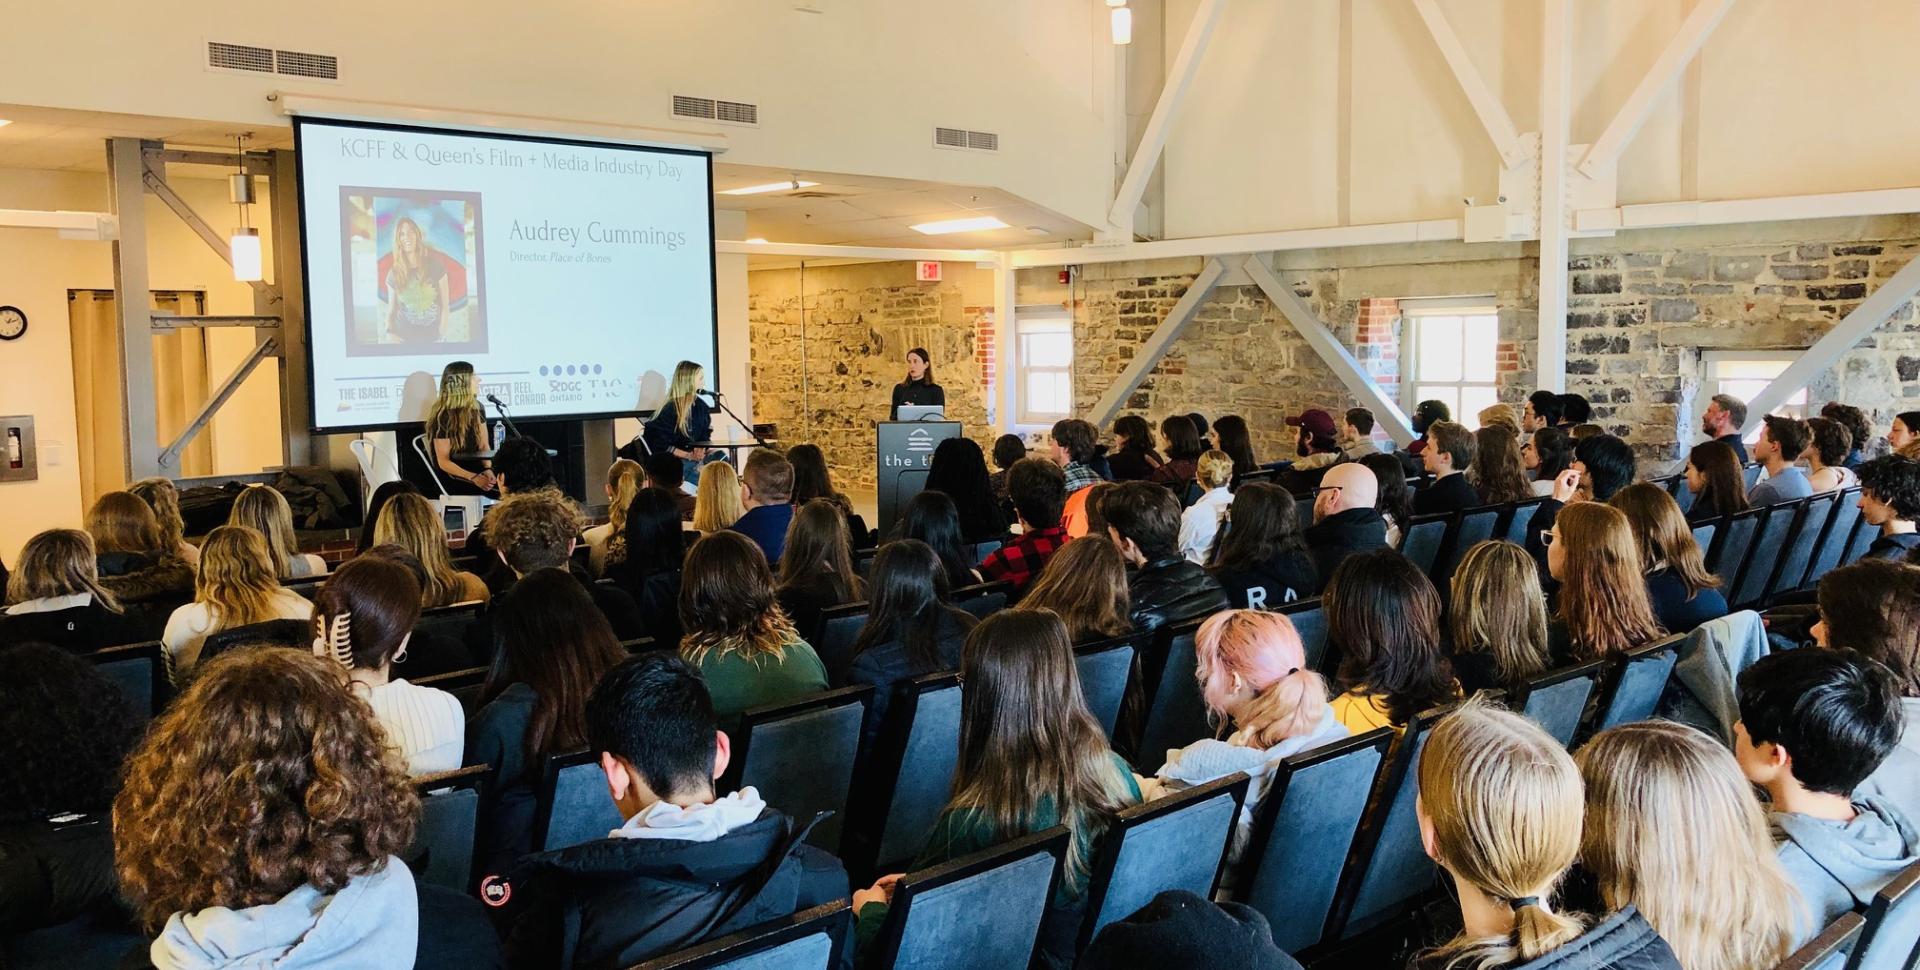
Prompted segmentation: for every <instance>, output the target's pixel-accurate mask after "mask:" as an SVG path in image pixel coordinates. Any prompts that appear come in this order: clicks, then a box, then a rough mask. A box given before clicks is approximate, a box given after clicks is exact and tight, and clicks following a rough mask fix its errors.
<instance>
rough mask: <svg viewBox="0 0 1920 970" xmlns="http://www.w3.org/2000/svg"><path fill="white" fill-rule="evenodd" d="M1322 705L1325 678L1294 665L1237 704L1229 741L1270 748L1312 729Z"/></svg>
mask: <svg viewBox="0 0 1920 970" xmlns="http://www.w3.org/2000/svg"><path fill="white" fill-rule="evenodd" d="M1326 709H1327V682H1326V680H1325V679H1324V678H1322V677H1321V676H1320V675H1319V674H1316V673H1314V672H1313V671H1311V670H1301V669H1298V668H1295V669H1293V670H1291V671H1289V672H1288V673H1287V675H1286V676H1285V677H1282V678H1280V679H1279V680H1276V681H1274V682H1273V683H1272V684H1270V685H1268V686H1267V688H1266V689H1265V690H1262V691H1261V692H1259V693H1258V694H1255V695H1254V697H1253V699H1252V700H1250V701H1248V702H1247V703H1246V705H1245V706H1244V707H1242V708H1241V710H1240V716H1239V718H1238V726H1239V730H1237V731H1235V732H1234V733H1233V737H1232V738H1231V739H1230V741H1231V743H1233V744H1239V745H1245V746H1246V747H1249V748H1271V747H1273V746H1274V745H1276V744H1279V743H1280V742H1282V741H1285V740H1286V739H1288V738H1292V737H1298V736H1300V735H1302V734H1306V733H1307V732H1309V731H1312V730H1313V729H1314V726H1315V725H1318V724H1319V723H1320V719H1321V718H1322V717H1324V716H1325V712H1326Z"/></svg>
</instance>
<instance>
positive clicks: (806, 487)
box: [787, 439, 954, 523]
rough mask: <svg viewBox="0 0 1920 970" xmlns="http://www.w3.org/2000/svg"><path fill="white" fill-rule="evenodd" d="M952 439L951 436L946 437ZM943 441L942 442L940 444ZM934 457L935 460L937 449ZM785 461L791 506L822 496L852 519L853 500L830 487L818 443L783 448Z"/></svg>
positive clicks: (828, 473) (823, 458)
mask: <svg viewBox="0 0 1920 970" xmlns="http://www.w3.org/2000/svg"><path fill="white" fill-rule="evenodd" d="M949 440H954V439H949ZM944 443H945V442H942V444H944ZM935 460H936V461H938V460H939V454H938V452H936V453H935ZM787 462H788V463H789V464H791V465H792V466H793V506H794V507H795V508H799V507H800V506H802V505H805V504H807V503H808V502H811V501H813V500H814V499H817V498H823V499H826V500H827V501H829V502H831V503H833V504H834V505H835V506H836V507H838V508H839V509H840V514H841V515H843V516H846V517H847V520H848V521H849V523H851V521H852V519H853V500H852V499H850V498H847V496H846V494H845V493H842V492H838V491H835V490H834V487H833V472H832V471H830V470H829V469H828V468H827V456H826V454H825V453H823V452H822V451H821V450H820V446H819V445H813V444H802V445H794V446H793V447H791V448H788V449H787Z"/></svg>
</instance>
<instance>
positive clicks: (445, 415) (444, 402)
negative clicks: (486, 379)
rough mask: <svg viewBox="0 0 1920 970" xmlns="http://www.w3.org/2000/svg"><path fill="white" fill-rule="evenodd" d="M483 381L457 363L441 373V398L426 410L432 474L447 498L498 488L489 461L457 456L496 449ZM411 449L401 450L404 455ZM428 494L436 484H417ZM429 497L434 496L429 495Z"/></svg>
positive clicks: (428, 455) (428, 458) (467, 368)
mask: <svg viewBox="0 0 1920 970" xmlns="http://www.w3.org/2000/svg"><path fill="white" fill-rule="evenodd" d="M479 389H480V382H479V381H477V380H475V379H474V375H473V365H472V364H469V363H467V362H466V361H464V360H456V361H454V362H453V363H450V364H448V365H447V367H446V370H443V371H441V372H440V396H439V397H436V398H434V401H433V406H432V407H429V408H428V409H427V420H426V428H425V434H426V446H427V447H426V451H427V455H426V458H427V460H428V461H429V462H432V463H433V469H432V470H433V472H434V473H435V474H437V475H438V477H439V479H440V481H441V482H442V483H443V484H444V485H445V486H446V493H447V494H448V495H483V494H486V493H489V492H492V491H493V490H494V488H495V487H496V483H495V482H494V479H493V472H492V470H490V469H489V468H488V462H489V459H485V458H477V457H466V458H455V457H454V456H455V455H476V454H478V453H480V452H490V451H492V450H493V436H492V435H491V434H490V433H488V431H487V420H486V416H485V415H484V414H483V413H482V412H481V410H480V399H479V397H478V396H477V395H478V393H479ZM410 450H411V449H409V448H404V447H403V448H402V449H401V451H402V453H405V452H408V451H410ZM414 484H415V485H420V486H421V487H422V490H423V491H425V490H426V489H428V488H431V487H432V485H433V482H432V480H431V479H429V480H428V481H427V482H425V483H422V482H418V481H416V482H414ZM428 494H432V493H431V492H429V493H428Z"/></svg>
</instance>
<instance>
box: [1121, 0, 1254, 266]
mask: <svg viewBox="0 0 1920 970" xmlns="http://www.w3.org/2000/svg"><path fill="white" fill-rule="evenodd" d="M1226 5H1227V0H1200V7H1199V9H1197V10H1195V11H1194V12H1193V22H1192V23H1190V24H1188V25H1187V36H1186V39H1184V40H1182V41H1181V42H1180V53H1179V54H1178V55H1176V56H1175V57H1174V59H1173V66H1172V67H1171V68H1169V69H1168V71H1167V79H1166V81H1165V83H1163V84H1161V86H1160V100H1159V101H1157V102H1155V103H1154V106H1153V114H1152V115H1151V116H1149V117H1148V118H1147V128H1146V131H1144V132H1142V133H1141V135H1140V144H1139V146H1138V147H1136V148H1135V149H1134V150H1133V161H1131V162H1129V163H1128V164H1127V176H1126V178H1124V179H1121V180H1120V189H1119V191H1117V192H1115V193H1114V199H1113V207H1112V208H1111V209H1109V210H1108V211H1107V222H1108V224H1109V225H1111V226H1112V227H1113V228H1114V230H1115V232H1114V235H1115V236H1116V237H1118V238H1121V239H1132V238H1133V212H1134V210H1135V209H1137V208H1139V206H1140V198H1141V196H1143V195H1145V194H1146V191H1147V180H1148V179H1149V178H1152V177H1153V169H1154V167H1155V166H1156V165H1158V164H1159V163H1160V153H1161V151H1162V150H1163V149H1165V148H1166V147H1167V135H1168V134H1169V133H1170V131H1171V129H1172V128H1173V121H1174V118H1175V117H1176V116H1178V115H1179V113H1180V103H1181V102H1182V101H1184V100H1186V97H1187V89H1188V88H1189V87H1192V86H1193V75H1194V73H1195V72H1196V71H1197V70H1198V69H1199V67H1200V58H1201V57H1202V56H1203V55H1205V54H1206V52H1207V42H1208V40H1210V39H1211V38H1212V37H1213V28H1214V27H1215V26H1216V25H1217V24H1218V23H1219V21H1220V12H1221V11H1222V10H1224V9H1225V8H1226Z"/></svg>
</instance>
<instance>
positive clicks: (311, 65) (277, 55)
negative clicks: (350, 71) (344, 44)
mask: <svg viewBox="0 0 1920 970" xmlns="http://www.w3.org/2000/svg"><path fill="white" fill-rule="evenodd" d="M274 71H275V72H276V73H279V74H286V75H289V76H292V77H310V78H319V79H320V80H323V81H338V80H339V79H340V59H339V58H338V57H335V56H333V55H332V54H311V53H307V52H305V51H275V52H274Z"/></svg>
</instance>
